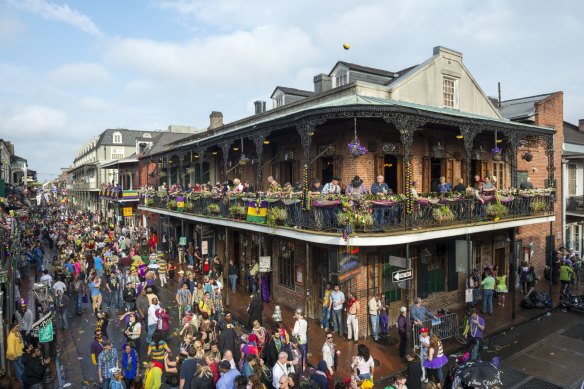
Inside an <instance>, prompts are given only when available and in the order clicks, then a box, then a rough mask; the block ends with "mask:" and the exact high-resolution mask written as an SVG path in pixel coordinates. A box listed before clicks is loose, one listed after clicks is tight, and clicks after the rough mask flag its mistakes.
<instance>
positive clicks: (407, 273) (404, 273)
mask: <svg viewBox="0 0 584 389" xmlns="http://www.w3.org/2000/svg"><path fill="white" fill-rule="evenodd" d="M391 278H392V279H393V281H394V282H399V281H407V280H411V279H412V278H414V272H413V271H412V269H406V270H400V271H394V272H393V273H392V274H391Z"/></svg>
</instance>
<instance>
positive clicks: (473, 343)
mask: <svg viewBox="0 0 584 389" xmlns="http://www.w3.org/2000/svg"><path fill="white" fill-rule="evenodd" d="M484 330H485V319H483V318H482V317H480V316H479V314H478V313H477V311H476V310H474V311H473V312H472V314H471V316H470V323H469V328H468V332H467V334H466V337H467V339H469V338H470V339H469V345H470V350H471V352H470V359H471V360H472V361H476V360H480V351H481V345H482V342H483V331H484Z"/></svg>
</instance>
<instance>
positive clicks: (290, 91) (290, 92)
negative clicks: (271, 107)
mask: <svg viewBox="0 0 584 389" xmlns="http://www.w3.org/2000/svg"><path fill="white" fill-rule="evenodd" d="M278 89H279V90H281V91H282V92H284V94H287V95H294V96H302V97H310V96H312V95H314V92H311V91H309V90H302V89H296V88H288V87H286V86H277V87H276V89H274V92H272V95H271V96H270V98H272V97H274V93H276V91H277V90H278Z"/></svg>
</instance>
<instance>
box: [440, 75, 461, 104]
mask: <svg viewBox="0 0 584 389" xmlns="http://www.w3.org/2000/svg"><path fill="white" fill-rule="evenodd" d="M442 105H443V106H444V107H446V108H458V80H457V79H455V78H452V77H443V78H442Z"/></svg>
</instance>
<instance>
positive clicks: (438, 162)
mask: <svg viewBox="0 0 584 389" xmlns="http://www.w3.org/2000/svg"><path fill="white" fill-rule="evenodd" d="M440 176H442V159H438V158H431V159H430V191H431V192H435V191H436V187H437V186H438V183H439V182H440Z"/></svg>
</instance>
